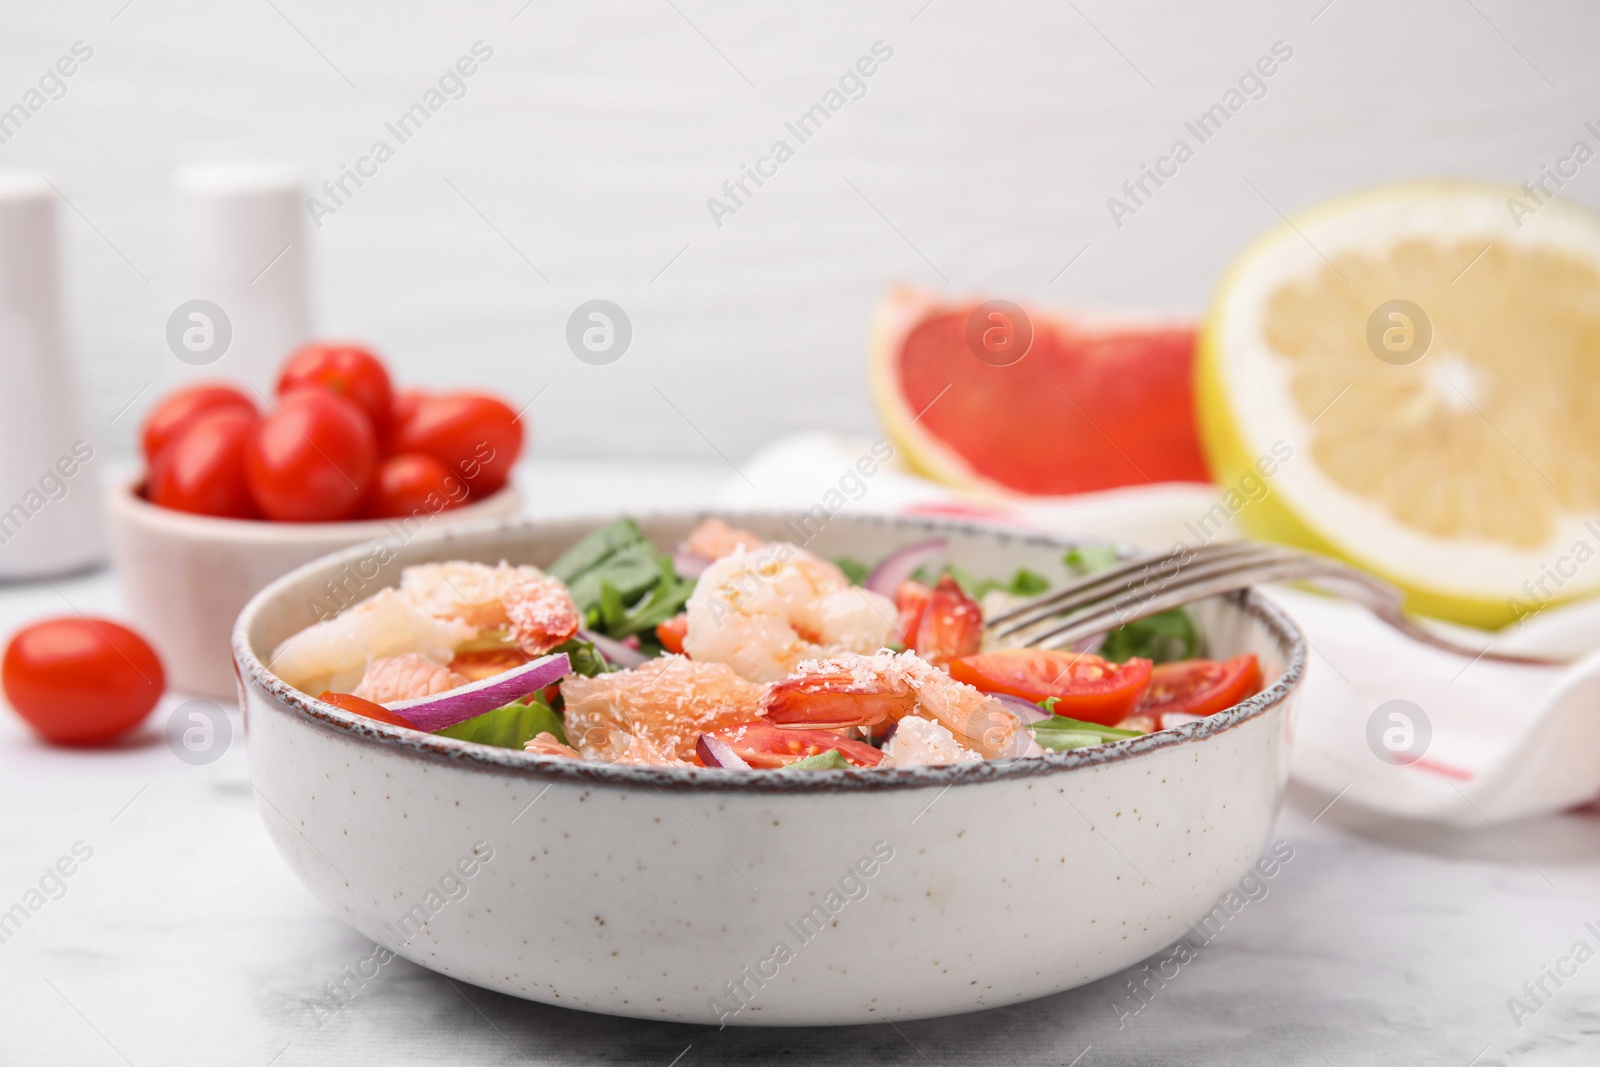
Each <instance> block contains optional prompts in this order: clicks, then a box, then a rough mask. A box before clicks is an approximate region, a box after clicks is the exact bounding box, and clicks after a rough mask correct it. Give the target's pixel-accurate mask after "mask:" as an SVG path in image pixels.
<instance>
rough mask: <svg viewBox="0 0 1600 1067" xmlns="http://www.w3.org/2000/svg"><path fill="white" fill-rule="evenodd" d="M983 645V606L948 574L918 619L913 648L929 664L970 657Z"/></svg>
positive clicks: (929, 597)
mask: <svg viewBox="0 0 1600 1067" xmlns="http://www.w3.org/2000/svg"><path fill="white" fill-rule="evenodd" d="M982 644H983V609H982V608H981V607H979V606H978V602H977V601H976V600H973V599H972V598H971V597H969V596H968V595H967V592H966V590H965V589H962V588H961V585H960V583H959V582H957V581H956V580H955V579H954V578H952V577H950V576H949V575H948V574H947V575H945V576H944V577H943V578H940V579H939V583H938V584H937V585H935V586H934V587H933V592H932V593H930V594H929V596H928V603H927V606H926V607H925V608H924V609H923V611H922V615H921V617H920V618H919V619H918V620H917V631H916V636H915V637H913V638H912V640H911V643H910V647H911V648H913V649H915V650H916V651H917V652H918V653H919V654H920V655H921V656H922V658H923V659H925V660H927V661H928V662H929V663H937V664H940V665H943V664H945V663H947V662H949V661H950V660H952V659H955V658H956V657H958V656H970V655H972V654H973V653H974V652H976V651H978V649H979V647H981V646H982Z"/></svg>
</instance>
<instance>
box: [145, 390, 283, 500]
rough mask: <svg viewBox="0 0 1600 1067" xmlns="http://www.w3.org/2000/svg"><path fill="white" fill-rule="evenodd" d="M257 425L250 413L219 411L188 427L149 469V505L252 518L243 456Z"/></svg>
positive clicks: (228, 410) (230, 410) (255, 419)
mask: <svg viewBox="0 0 1600 1067" xmlns="http://www.w3.org/2000/svg"><path fill="white" fill-rule="evenodd" d="M260 421H261V420H260V419H259V418H258V417H257V415H256V413H255V409H253V408H252V409H251V410H250V411H240V410H239V409H237V408H232V407H220V408H217V409H215V410H213V411H208V412H206V413H205V414H203V415H201V416H200V417H199V418H197V419H195V420H194V421H193V422H191V423H189V424H188V425H187V426H186V427H185V429H184V431H183V433H182V434H180V435H179V436H178V437H177V438H176V439H174V440H173V441H171V442H170V443H169V444H168V445H167V447H166V448H164V449H162V450H161V452H160V454H159V455H157V456H156V458H155V460H154V462H152V463H151V464H150V481H149V484H148V486H147V487H146V490H145V493H146V495H147V496H148V497H149V498H150V502H151V503H152V504H155V505H157V506H159V507H163V508H171V509H172V510H174V511H187V512H190V513H192V514H195V515H216V516H218V517H221V518H226V519H253V518H255V517H256V516H257V515H258V514H259V513H258V512H257V511H256V505H255V500H254V498H253V497H251V495H250V483H249V480H248V479H247V478H246V477H245V470H244V457H245V452H246V451H247V450H248V449H249V447H250V438H251V435H253V434H254V433H255V428H256V423H258V422H260Z"/></svg>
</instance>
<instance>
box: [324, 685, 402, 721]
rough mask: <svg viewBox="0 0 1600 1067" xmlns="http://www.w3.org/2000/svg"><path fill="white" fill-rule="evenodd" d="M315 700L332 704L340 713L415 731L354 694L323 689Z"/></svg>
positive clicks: (393, 715)
mask: <svg viewBox="0 0 1600 1067" xmlns="http://www.w3.org/2000/svg"><path fill="white" fill-rule="evenodd" d="M317 699H318V700H320V701H322V702H323V703H324V704H332V705H333V706H334V707H336V708H338V709H339V710H340V711H348V712H349V713H350V714H352V715H365V716H366V717H367V718H369V719H377V720H378V721H379V722H386V723H388V724H389V725H390V726H404V727H406V728H407V729H409V730H415V729H416V727H415V726H413V725H412V724H411V723H409V722H407V721H406V720H405V719H404V718H402V717H401V716H399V715H397V714H396V713H394V712H392V711H390V710H389V709H388V708H386V707H384V706H383V705H382V704H374V703H373V702H372V701H370V700H367V699H365V698H364V697H358V696H356V695H355V694H354V693H331V692H329V691H328V690H326V689H324V690H323V691H322V695H321V696H319V697H317Z"/></svg>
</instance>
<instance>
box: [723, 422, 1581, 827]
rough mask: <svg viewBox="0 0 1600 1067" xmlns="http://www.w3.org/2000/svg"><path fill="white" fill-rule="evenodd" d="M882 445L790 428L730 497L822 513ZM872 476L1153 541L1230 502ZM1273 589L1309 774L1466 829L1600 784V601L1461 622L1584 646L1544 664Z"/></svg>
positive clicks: (1370, 802) (1193, 493)
mask: <svg viewBox="0 0 1600 1067" xmlns="http://www.w3.org/2000/svg"><path fill="white" fill-rule="evenodd" d="M870 447H871V442H868V441H866V440H852V439H849V438H841V437H835V436H831V435H827V434H820V433H806V434H799V435H795V436H791V437H786V438H783V439H781V440H779V441H777V442H774V443H773V444H771V445H769V446H767V447H766V448H764V449H763V450H761V451H760V452H759V453H757V454H756V455H755V456H754V457H753V458H752V459H750V460H749V461H747V462H745V463H742V464H740V471H741V475H740V476H738V477H735V478H732V479H730V481H729V482H728V483H727V485H726V487H725V489H724V490H723V492H722V494H721V496H720V499H719V503H721V504H723V505H725V506H729V507H741V506H743V507H758V506H759V507H802V508H809V507H810V506H812V505H813V504H816V503H818V502H819V501H822V500H824V499H825V497H826V495H827V494H828V493H829V491H830V490H836V489H837V488H838V486H839V484H840V478H841V476H842V475H843V474H844V473H845V472H847V471H849V470H850V469H851V468H852V467H853V466H854V464H855V463H856V461H857V460H858V459H859V458H860V457H862V456H865V455H869V454H870ZM879 447H880V451H881V448H882V446H881V445H880V446H879ZM860 481H862V482H864V483H865V486H866V488H865V489H864V490H860V489H857V490H855V492H856V495H858V499H853V500H851V501H850V502H849V503H848V504H847V505H846V507H847V508H848V509H850V510H852V511H860V512H868V511H870V512H879V513H894V514H935V515H936V514H950V515H957V516H967V517H972V518H979V519H987V520H991V521H998V522H1007V523H1012V524H1017V525H1021V526H1025V527H1029V528H1034V529H1044V530H1053V531H1059V532H1062V533H1067V534H1071V535H1074V536H1078V537H1083V538H1085V539H1089V540H1105V541H1113V542H1122V543H1127V544H1130V545H1134V546H1137V547H1141V548H1146V549H1151V550H1165V549H1168V548H1171V547H1172V545H1173V544H1174V543H1176V542H1178V541H1186V542H1188V543H1190V544H1194V543H1197V541H1198V540H1199V535H1198V531H1200V530H1201V529H1202V527H1201V526H1200V525H1199V523H1200V521H1201V517H1202V516H1204V515H1206V514H1207V512H1208V511H1210V510H1211V509H1213V507H1214V505H1215V504H1216V503H1217V501H1218V500H1219V499H1220V496H1219V494H1218V493H1217V491H1216V490H1214V489H1211V488H1208V487H1205V486H1193V485H1158V486H1143V487H1132V488H1126V489H1117V490H1112V491H1108V492H1101V493H1085V494H1082V495H1079V496H1072V497H1057V498H1050V499H1041V500H1028V501H1007V502H1004V503H994V504H991V503H974V502H972V501H969V500H966V499H964V498H962V497H960V496H958V495H957V494H955V493H952V492H951V491H950V490H948V489H946V488H944V487H942V486H939V485H937V484H935V483H933V482H930V481H928V480H926V479H924V478H921V477H918V476H917V475H914V474H912V473H910V472H909V471H907V470H905V469H903V468H900V467H898V466H895V465H892V464H891V465H890V466H886V467H884V468H882V469H880V470H877V471H876V472H875V473H874V474H873V475H872V476H871V477H870V478H865V479H860ZM850 487H851V488H854V487H855V482H853V481H852V482H851V483H850ZM835 499H837V498H835ZM1219 536H1222V537H1228V536H1238V533H1237V531H1236V530H1234V529H1232V528H1229V529H1225V530H1224V531H1223V532H1222V533H1221V534H1220V535H1219ZM1207 539H1210V538H1207ZM1269 595H1271V596H1272V597H1273V598H1274V599H1276V600H1277V601H1278V603H1280V604H1281V605H1282V606H1283V607H1284V608H1285V610H1286V611H1287V612H1288V613H1289V614H1290V616H1291V617H1292V618H1293V619H1294V620H1295V622H1296V623H1297V624H1298V625H1299V626H1300V628H1301V630H1302V632H1304V634H1305V636H1306V640H1307V642H1308V643H1309V645H1310V649H1311V652H1310V665H1309V670H1308V672H1307V678H1306V683H1305V692H1304V695H1303V696H1302V698H1301V704H1300V708H1299V711H1298V713H1297V716H1296V719H1295V723H1294V729H1295V738H1294V755H1293V762H1292V773H1293V775H1294V777H1295V778H1296V779H1298V780H1300V781H1302V782H1304V783H1305V784H1307V785H1310V786H1312V787H1313V788H1316V789H1319V790H1321V791H1323V792H1324V793H1326V794H1327V795H1328V796H1329V797H1330V799H1338V800H1340V802H1341V803H1350V804H1357V805H1360V806H1362V807H1365V808H1368V809H1371V810H1374V811H1377V812H1381V813H1385V814H1388V815H1392V816H1395V817H1399V818H1406V819H1415V820H1424V821H1431V822H1440V823H1451V824H1460V825H1473V824H1475V825H1482V824H1483V823H1484V822H1485V821H1488V822H1490V823H1491V824H1496V825H1497V824H1499V823H1502V822H1505V821H1508V820H1512V819H1519V818H1525V817H1528V816H1533V815H1540V814H1545V813H1548V812H1553V811H1560V810H1562V809H1565V808H1569V807H1572V806H1575V805H1578V804H1582V803H1585V802H1586V801H1589V800H1592V799H1594V798H1595V797H1596V795H1600V602H1596V601H1591V602H1586V603H1579V604H1576V605H1572V606H1569V607H1564V608H1555V609H1547V610H1546V611H1543V612H1541V613H1540V614H1539V615H1538V616H1536V617H1533V618H1530V619H1529V620H1528V621H1527V622H1526V623H1525V624H1523V625H1522V626H1519V627H1517V628H1515V629H1514V630H1512V631H1509V632H1505V633H1502V634H1498V635H1495V634H1488V633H1484V632H1482V631H1475V630H1469V629H1465V628H1462V627H1448V629H1449V630H1450V632H1451V633H1452V634H1453V635H1454V636H1456V637H1457V638H1460V639H1461V640H1463V641H1464V642H1465V643H1467V644H1469V645H1472V646H1475V647H1485V646H1491V645H1492V647H1494V648H1496V649H1501V650H1505V651H1522V652H1543V653H1547V654H1560V655H1583V656H1584V658H1583V659H1581V660H1579V661H1578V662H1577V663H1575V664H1574V665H1573V666H1570V667H1566V668H1532V667H1513V666H1506V665H1502V664H1497V663H1492V662H1489V661H1486V660H1481V659H1480V660H1477V661H1472V660H1469V659H1468V658H1466V657H1462V656H1454V655H1450V654H1448V653H1444V652H1439V651H1437V650H1435V649H1432V648H1429V647H1427V646H1425V645H1420V644H1418V643H1416V642H1414V641H1411V640H1410V639H1409V638H1406V637H1404V636H1402V635H1401V634H1399V633H1396V632H1395V631H1394V630H1392V629H1390V628H1389V627H1388V626H1386V625H1384V624H1383V623H1382V622H1380V621H1378V620H1377V619H1376V618H1374V617H1373V616H1371V615H1370V614H1368V613H1367V612H1366V611H1364V610H1363V609H1361V608H1359V607H1356V606H1355V605H1353V604H1350V603H1347V602H1344V601H1340V600H1337V599H1333V598H1329V597H1322V596H1318V595H1316V594H1312V593H1308V592H1304V591H1301V590H1298V589H1289V588H1283V587H1276V588H1273V589H1271V590H1270V591H1269ZM1441 625H1443V624H1441ZM1392 702H1405V703H1392ZM1396 716H1398V718H1397V717H1396Z"/></svg>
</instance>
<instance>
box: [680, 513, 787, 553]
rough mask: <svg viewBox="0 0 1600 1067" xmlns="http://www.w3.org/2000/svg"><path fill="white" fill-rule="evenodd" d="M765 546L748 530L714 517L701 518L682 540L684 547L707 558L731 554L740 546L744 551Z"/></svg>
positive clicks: (752, 550)
mask: <svg viewBox="0 0 1600 1067" xmlns="http://www.w3.org/2000/svg"><path fill="white" fill-rule="evenodd" d="M766 546H767V543H766V542H765V541H763V540H761V538H759V537H757V536H756V535H755V534H753V533H751V532H750V531H749V530H741V529H739V528H738V527H737V526H729V525H728V524H727V523H725V522H723V521H722V520H721V519H719V518H716V517H712V518H706V519H701V520H700V522H699V523H698V524H697V525H696V526H695V528H694V529H693V530H690V531H689V536H688V537H687V538H685V539H684V542H683V547H684V548H686V549H688V550H689V551H690V552H693V553H695V554H697V555H701V556H704V557H706V558H707V559H721V558H722V557H723V556H731V555H733V554H734V553H735V552H737V551H738V550H739V549H741V548H742V549H744V550H745V551H746V552H754V551H756V550H757V549H759V548H765V547H766Z"/></svg>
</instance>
